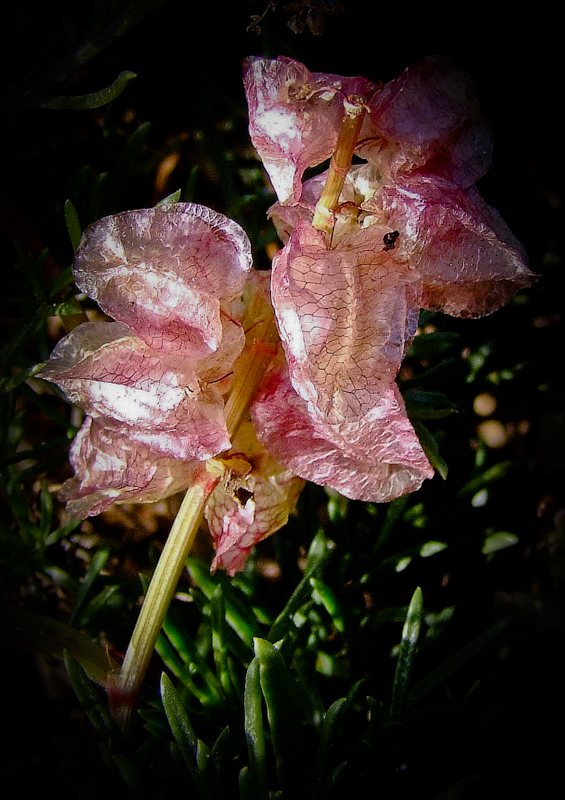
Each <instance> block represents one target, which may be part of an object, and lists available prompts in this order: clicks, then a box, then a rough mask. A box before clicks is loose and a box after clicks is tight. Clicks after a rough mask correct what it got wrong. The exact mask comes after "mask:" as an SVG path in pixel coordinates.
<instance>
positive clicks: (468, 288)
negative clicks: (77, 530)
mask: <svg viewBox="0 0 565 800" xmlns="http://www.w3.org/2000/svg"><path fill="white" fill-rule="evenodd" d="M244 83H245V90H246V93H247V99H248V104H249V116H250V134H251V138H252V141H253V143H254V145H255V147H256V149H257V152H258V153H259V156H260V157H261V159H262V160H263V163H264V165H265V168H266V169H267V171H268V173H269V175H270V178H271V180H272V183H273V186H274V188H275V191H276V193H277V196H278V202H277V203H276V204H275V205H274V206H273V207H272V209H271V211H270V214H271V217H272V219H273V221H274V224H275V225H276V227H277V231H278V232H279V235H280V238H281V240H282V241H283V243H284V247H283V248H282V249H281V250H280V251H279V252H278V253H277V255H276V256H275V258H274V260H273V267H272V274H271V275H270V276H269V275H265V274H261V273H258V272H255V271H253V269H252V263H251V248H250V244H249V241H248V239H247V236H246V235H245V233H244V231H243V230H242V229H241V228H240V227H239V225H237V224H236V223H235V222H233V221H231V220H229V219H227V218H226V217H224V216H222V215H221V214H217V213H215V212H213V211H210V210H209V209H206V208H204V207H202V206H198V205H193V204H184V203H177V204H170V205H163V206H159V207H156V208H154V209H147V210H138V211H130V212H125V213H122V214H118V215H115V216H112V217H106V218H104V219H102V220H99V221H98V222H96V223H95V224H94V225H92V226H91V227H90V228H88V229H87V231H86V232H85V234H84V235H83V238H82V241H81V244H80V247H79V249H78V252H77V255H76V259H75V262H74V265H73V270H74V275H75V279H76V283H77V286H78V287H79V289H80V290H81V291H83V292H85V293H86V294H87V295H89V296H90V297H91V298H92V299H94V300H95V301H97V303H98V305H99V306H100V308H101V309H102V310H103V311H104V312H105V314H106V315H107V318H105V319H104V320H97V321H90V322H87V323H84V324H82V325H80V326H79V327H77V328H76V329H75V330H73V331H72V332H71V333H70V334H69V335H68V336H67V337H65V338H64V339H63V340H61V342H59V344H58V345H57V346H56V348H55V350H54V352H53V354H52V356H51V358H50V360H49V361H48V362H47V364H46V365H45V367H44V368H43V370H42V372H41V373H40V375H41V377H43V378H45V379H46V380H49V381H53V382H55V383H57V384H58V385H59V386H60V387H61V388H62V389H63V391H64V392H65V393H66V394H67V396H68V398H69V399H70V400H71V401H72V402H74V403H76V404H78V405H79V406H80V407H81V408H82V409H83V410H84V411H85V414H86V417H85V421H84V424H83V426H82V428H81V430H80V431H79V433H78V435H77V437H76V438H75V440H74V442H73V444H72V448H71V463H72V466H73V468H74V471H75V477H74V478H72V479H70V480H69V481H67V482H66V483H65V484H64V486H63V489H62V496H63V498H64V499H65V500H66V501H67V507H68V510H69V512H70V514H72V515H73V516H74V517H76V518H79V519H80V518H84V517H86V516H88V515H92V514H98V513H100V512H102V511H104V510H105V509H106V508H108V506H109V505H111V504H112V503H113V502H116V501H136V502H150V501H154V500H158V499H161V498H163V497H166V496H168V495H170V494H172V493H173V492H177V491H179V490H181V489H184V488H186V487H187V486H189V485H190V484H191V483H192V482H193V481H194V480H195V479H196V477H197V476H198V475H201V474H202V470H203V469H204V470H205V471H207V473H208V474H209V475H210V476H212V477H211V479H210V480H211V482H210V494H209V497H208V502H207V505H206V512H205V513H206V518H207V521H208V524H209V527H210V531H211V533H212V536H213V539H214V544H215V548H216V558H215V561H214V564H213V568H215V567H218V566H221V567H223V568H225V569H227V570H228V571H229V572H230V573H233V572H234V571H236V570H238V569H241V568H242V567H243V565H244V563H245V560H246V558H247V555H248V553H249V551H250V549H251V548H252V547H253V546H254V544H255V543H256V542H258V541H259V540H260V539H262V538H264V537H265V536H268V535H270V534H271V533H273V532H275V531H276V530H278V529H279V528H280V527H281V526H282V525H284V523H285V522H286V520H287V518H288V514H289V513H290V511H291V510H292V509H293V507H294V505H295V503H296V501H297V498H298V495H299V493H300V491H301V489H302V486H303V485H304V481H305V480H310V481H314V482H315V483H318V484H321V485H323V486H328V487H332V488H334V489H336V490H338V491H339V492H341V493H343V494H344V495H346V496H348V497H351V498H356V499H362V500H372V501H377V502H384V501H388V500H390V499H392V498H395V497H398V496H400V495H402V494H405V493H406V492H409V491H413V490H414V489H416V488H418V487H419V486H420V485H421V483H422V481H423V480H424V479H426V478H430V477H431V476H432V474H433V470H432V468H431V466H430V464H429V462H428V459H427V458H426V456H425V454H424V451H423V449H422V447H421V445H420V442H419V440H418V437H417V436H416V434H415V432H414V430H413V428H412V426H411V424H410V421H409V420H408V417H407V416H406V412H405V408H404V403H403V401H402V397H401V395H400V393H399V391H398V388H397V386H396V383H395V377H396V375H397V373H398V370H399V367H400V363H401V361H402V359H403V357H404V355H405V353H406V350H407V347H408V346H409V344H410V342H411V340H412V338H413V337H414V336H415V334H416V331H417V321H418V313H419V310H420V308H428V309H439V310H443V311H445V312H447V313H450V314H455V315H465V316H477V315H480V314H485V313H489V312H491V311H494V310H495V309H496V308H498V307H499V306H501V305H502V304H503V303H505V302H507V301H508V300H509V299H510V297H511V296H512V295H513V294H514V293H515V292H516V291H517V290H518V289H519V288H521V287H523V286H527V285H529V284H530V283H531V281H532V279H533V276H532V273H530V271H529V270H528V268H527V265H526V258H525V254H524V252H523V250H522V248H521V246H520V245H519V243H518V242H517V241H516V240H515V238H514V237H513V236H512V234H511V233H510V231H509V230H508V229H507V227H506V225H505V224H504V222H503V221H502V220H501V218H500V217H499V216H498V214H497V212H496V211H494V210H493V209H492V208H490V207H489V206H487V205H486V204H485V203H484V201H483V200H482V199H481V197H480V195H479V194H478V191H477V190H476V188H475V187H474V183H475V181H476V180H477V179H478V178H479V177H480V176H481V175H482V174H483V173H484V172H485V170H486V169H487V167H488V164H489V159H490V134H489V130H488V126H487V125H486V123H485V121H484V120H483V118H482V116H481V115H480V112H479V109H478V105H477V102H476V99H475V96H474V93H473V89H472V86H471V85H470V82H469V80H468V79H467V78H466V77H465V76H464V75H462V74H461V73H459V72H457V71H456V70H454V69H453V68H452V67H451V65H450V64H448V63H447V62H445V61H444V60H443V59H439V58H431V59H426V60H425V61H423V62H421V63H419V64H416V65H414V66H413V67H411V68H410V69H408V70H406V71H405V73H403V75H401V76H400V77H399V78H398V79H397V80H395V81H392V82H391V83H389V84H387V85H385V86H376V85H375V84H373V83H371V82H370V81H368V80H366V79H364V78H344V77H341V76H337V75H326V74H320V73H310V72H309V71H308V70H307V69H306V67H304V66H303V65H302V64H299V63H297V62H295V61H292V60H291V59H288V58H282V57H281V58H278V59H271V60H269V59H263V58H250V59H247V60H246V62H245V65H244ZM354 153H355V154H357V155H358V156H360V157H361V158H362V159H364V163H362V164H357V165H355V166H352V165H351V158H352V155H353V154H354ZM328 158H331V161H330V166H329V169H328V170H327V172H326V173H322V174H320V175H318V176H316V177H314V178H312V179H310V180H308V181H306V182H304V183H303V182H302V178H303V174H304V171H305V170H306V169H307V168H308V167H312V166H316V165H318V164H321V163H322V162H324V161H325V160H327V159H328ZM269 282H270V286H269ZM273 311H274V314H275V317H276V328H275V327H274V323H273V322H272V317H273ZM277 329H278V335H277V332H276V331H277ZM269 331H270V333H269ZM273 332H274V333H273ZM278 336H280V343H282V348H281V346H280V344H279V342H278ZM258 364H259V365H262V366H261V367H260V368H257V365H258ZM254 365H255V366H254Z"/></svg>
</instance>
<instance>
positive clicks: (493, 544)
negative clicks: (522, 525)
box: [481, 531, 520, 555]
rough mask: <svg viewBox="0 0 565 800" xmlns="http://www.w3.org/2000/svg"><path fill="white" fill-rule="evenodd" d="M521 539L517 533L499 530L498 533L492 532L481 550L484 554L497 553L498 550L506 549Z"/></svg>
mask: <svg viewBox="0 0 565 800" xmlns="http://www.w3.org/2000/svg"><path fill="white" fill-rule="evenodd" d="M519 541H520V539H519V537H518V536H516V534H515V533H508V531H498V532H497V533H490V534H489V535H488V536H487V537H486V538H485V541H484V544H483V547H482V550H481V552H482V553H483V555H488V554H489V553H496V551H497V550H504V548H505V547H511V546H512V545H514V544H517V543H518V542H519Z"/></svg>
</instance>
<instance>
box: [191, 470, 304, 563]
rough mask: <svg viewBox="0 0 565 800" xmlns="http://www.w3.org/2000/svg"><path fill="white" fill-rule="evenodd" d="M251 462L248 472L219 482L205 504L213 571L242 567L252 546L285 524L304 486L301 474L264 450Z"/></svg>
mask: <svg viewBox="0 0 565 800" xmlns="http://www.w3.org/2000/svg"><path fill="white" fill-rule="evenodd" d="M251 462H252V470H251V472H249V473H248V474H247V475H245V476H243V477H242V478H240V479H239V480H238V481H236V482H234V481H229V482H227V483H220V484H218V486H217V487H216V488H215V489H214V491H213V492H212V494H211V496H210V499H209V500H208V503H207V505H206V512H205V516H206V520H207V522H208V527H209V529H210V533H211V534H212V537H213V540H214V548H215V550H216V555H215V558H214V561H213V563H212V571H215V570H216V569H217V568H221V569H225V570H226V571H227V572H228V573H229V574H230V575H233V574H234V573H235V572H239V571H240V570H242V569H243V568H244V567H245V563H246V561H247V558H248V557H249V554H250V552H251V550H252V549H253V547H255V545H256V544H257V543H258V542H260V541H262V540H263V539H266V538H267V537H268V536H271V535H272V534H273V533H276V532H277V531H278V530H280V529H281V528H282V527H283V526H284V525H286V523H287V521H288V516H289V514H290V513H291V512H292V511H293V510H294V508H295V507H296V503H297V501H298V497H299V495H300V492H301V491H302V489H303V487H304V481H303V480H302V479H301V478H298V477H296V475H294V474H293V473H292V472H291V471H290V470H288V469H284V468H283V467H281V466H280V464H278V463H277V462H276V461H275V460H274V459H273V458H272V457H271V456H269V455H267V454H263V455H261V456H255V457H254V458H252V459H251Z"/></svg>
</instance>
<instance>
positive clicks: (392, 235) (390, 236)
mask: <svg viewBox="0 0 565 800" xmlns="http://www.w3.org/2000/svg"><path fill="white" fill-rule="evenodd" d="M399 236H400V234H399V232H398V231H389V233H385V235H384V236H383V242H384V243H385V246H384V247H383V250H386V251H387V252H388V251H389V250H392V249H393V248H394V245H395V244H396V240H397V239H398V237H399Z"/></svg>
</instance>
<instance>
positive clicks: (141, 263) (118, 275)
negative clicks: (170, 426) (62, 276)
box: [73, 203, 252, 358]
mask: <svg viewBox="0 0 565 800" xmlns="http://www.w3.org/2000/svg"><path fill="white" fill-rule="evenodd" d="M251 265H252V260H251V245H250V243H249V240H248V238H247V235H246V234H245V232H244V231H243V230H242V228H241V227H240V226H239V225H238V224H237V223H236V222H233V220H230V219H228V218H227V217H224V216H223V215H222V214H217V213H216V212H214V211H211V210H210V209H208V208H205V207H204V206H199V205H194V204H192V203H176V204H172V205H165V206H157V207H155V208H150V209H140V210H136V211H126V212H124V213H122V214H115V215H113V216H111V217H104V218H103V219H101V220H99V221H98V222H95V223H94V224H93V225H91V226H90V227H89V228H88V229H87V230H86V231H85V233H84V234H83V237H82V240H81V243H80V246H79V249H78V251H77V255H76V258H75V262H74V265H73V271H74V275H75V280H76V283H77V286H78V287H79V288H80V289H82V291H84V292H86V293H87V294H88V295H89V296H90V297H91V298H92V299H93V300H96V301H97V302H98V304H99V305H100V307H101V308H102V309H103V310H104V311H106V313H108V314H109V315H110V316H112V317H114V319H116V320H118V321H120V322H124V323H126V324H127V325H129V327H130V328H132V330H134V331H135V332H136V333H137V335H138V336H140V337H141V338H142V339H143V340H144V341H145V342H146V343H147V344H149V345H150V346H151V347H153V348H155V349H158V350H160V351H162V352H166V353H177V354H179V355H184V356H188V357H196V358H203V357H206V356H207V355H209V354H210V353H212V352H215V351H216V350H217V349H218V347H219V345H220V342H221V339H222V330H223V329H222V316H225V315H226V314H227V310H228V308H229V304H230V303H231V301H232V300H234V299H235V298H236V297H237V296H238V295H239V294H240V292H241V290H242V288H243V285H244V283H245V279H246V276H247V274H248V272H249V270H250V269H251Z"/></svg>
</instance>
